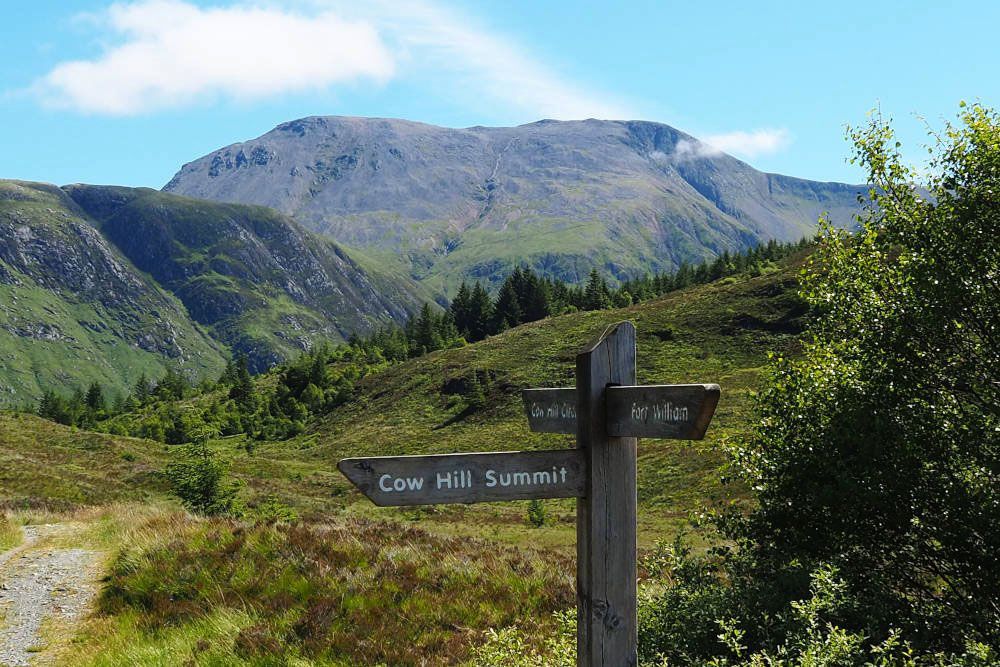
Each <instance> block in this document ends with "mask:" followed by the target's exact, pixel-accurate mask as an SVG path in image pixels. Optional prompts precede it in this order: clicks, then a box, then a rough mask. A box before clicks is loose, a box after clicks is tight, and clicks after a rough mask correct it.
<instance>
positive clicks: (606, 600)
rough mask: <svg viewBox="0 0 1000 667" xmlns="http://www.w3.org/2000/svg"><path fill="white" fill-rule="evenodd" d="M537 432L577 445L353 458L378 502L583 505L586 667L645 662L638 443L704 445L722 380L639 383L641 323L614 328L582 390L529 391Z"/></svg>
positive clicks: (580, 605) (352, 475)
mask: <svg viewBox="0 0 1000 667" xmlns="http://www.w3.org/2000/svg"><path fill="white" fill-rule="evenodd" d="M523 400H524V410H525V414H526V415H527V417H528V424H529V426H530V428H531V430H532V431H535V432H541V433H566V434H575V435H576V444H577V448H576V449H569V450H554V451H549V450H546V451H531V452H491V453H485V454H443V455H436V456H379V457H371V458H352V459H344V460H343V461H341V462H340V463H339V464H338V468H340V471H341V472H342V473H344V475H345V476H346V477H347V478H348V479H349V480H350V481H351V483H352V484H354V485H355V486H356V487H357V488H358V489H359V490H360V491H361V492H362V493H364V494H365V495H366V496H367V497H368V498H370V499H371V500H372V501H373V502H374V503H375V504H377V505H397V506H398V505H432V504H438V503H479V502H491V501H500V500H521V499H528V498H573V497H575V498H577V512H576V516H577V519H576V536H577V575H576V584H577V589H576V595H577V612H578V613H577V664H578V665H580V666H581V667H596V666H598V665H600V666H602V667H623V666H633V665H635V664H636V662H637V655H636V651H637V641H638V637H637V621H636V576H637V573H636V439H637V438H670V439H679V440H698V439H701V438H703V437H704V436H705V430H706V429H707V428H708V424H709V422H710V421H711V419H712V415H713V414H714V413H715V408H716V406H717V405H718V403H719V386H718V385H715V384H679V385H645V386H636V385H635V327H633V326H632V323H631V322H622V323H620V324H617V325H614V326H612V327H609V328H608V330H607V331H605V332H604V333H603V334H602V335H601V336H600V337H599V338H598V339H597V341H596V342H595V343H594V344H592V345H590V346H588V347H587V348H586V349H585V350H583V351H582V352H581V353H580V354H578V355H577V357H576V387H574V388H560V389H526V390H525V391H524V392H523Z"/></svg>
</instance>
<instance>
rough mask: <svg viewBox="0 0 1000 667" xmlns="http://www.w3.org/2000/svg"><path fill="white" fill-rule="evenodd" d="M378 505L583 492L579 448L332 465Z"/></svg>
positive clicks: (346, 461)
mask: <svg viewBox="0 0 1000 667" xmlns="http://www.w3.org/2000/svg"><path fill="white" fill-rule="evenodd" d="M337 467H338V468H339V469H340V472H342V473H343V474H344V475H345V476H346V477H347V479H349V480H350V481H351V483H352V484H354V486H356V487H358V489H359V490H360V491H361V492H362V493H363V494H365V495H366V496H368V498H369V499H371V501H372V502H374V503H375V504H376V505H381V506H401V505H437V504H441V503H485V502H493V501H500V500H523V499H527V498H573V497H579V496H581V495H583V493H584V486H585V485H584V478H585V476H586V475H585V463H584V456H583V453H582V452H581V451H580V450H577V449H569V450H546V451H535V452H489V453H483V454H439V455H432V456H376V457H371V458H354V459H344V460H342V461H341V462H340V463H338V464H337Z"/></svg>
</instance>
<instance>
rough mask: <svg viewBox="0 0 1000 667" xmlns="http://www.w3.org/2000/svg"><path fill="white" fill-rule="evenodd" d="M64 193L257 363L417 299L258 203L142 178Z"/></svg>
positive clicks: (383, 318) (394, 315) (401, 314)
mask: <svg viewBox="0 0 1000 667" xmlns="http://www.w3.org/2000/svg"><path fill="white" fill-rule="evenodd" d="M66 191H67V192H68V193H69V195H70V196H71V197H72V198H73V199H74V200H75V201H76V203H78V204H79V205H80V206H81V207H83V208H84V209H85V210H86V211H87V213H88V214H89V215H91V216H92V217H93V218H94V219H96V220H98V221H99V226H100V229H101V231H102V232H103V233H104V234H105V235H106V236H107V237H108V238H109V239H110V240H111V241H112V242H113V243H114V244H115V245H116V246H117V247H118V248H119V249H120V250H121V251H122V252H123V253H124V254H125V255H126V256H128V257H129V259H130V260H131V261H133V262H134V263H135V264H136V266H138V267H139V268H141V269H142V270H143V271H146V272H148V273H149V274H150V275H151V276H152V277H153V278H154V279H155V280H156V281H157V282H158V283H159V284H160V285H161V286H163V287H164V288H165V289H167V290H169V291H170V292H171V293H173V294H174V295H176V296H177V298H179V299H180V300H181V301H182V302H183V303H184V305H185V306H186V307H187V309H188V311H189V312H190V313H191V317H192V318H193V319H194V320H195V321H197V322H198V323H200V324H202V325H204V326H205V327H207V328H208V329H209V331H210V332H211V333H212V335H213V336H214V337H215V338H216V339H217V340H219V341H222V342H224V343H225V344H227V345H228V346H230V347H231V348H232V349H233V350H234V351H236V352H238V353H242V354H246V355H247V356H248V357H249V359H250V364H251V368H252V369H254V370H255V371H263V370H266V369H267V368H269V367H270V366H272V365H274V364H275V363H277V362H279V361H282V360H284V359H288V358H290V357H294V356H296V355H297V354H299V353H300V352H301V351H302V350H305V349H308V348H309V347H311V346H312V345H313V344H315V343H316V342H317V341H319V340H333V341H341V340H345V339H346V338H347V337H349V336H350V335H351V334H354V333H366V332H368V331H370V330H371V329H372V328H373V327H374V326H377V325H384V324H387V323H390V322H394V321H395V322H401V321H403V320H405V319H406V318H407V317H408V316H409V315H410V313H411V312H413V311H415V310H416V308H417V306H418V304H419V303H420V302H421V301H422V300H423V299H422V292H421V291H420V290H419V289H418V288H417V287H416V286H414V285H413V283H412V282H411V281H409V280H407V279H405V278H401V279H395V280H393V279H389V278H388V277H387V276H385V275H384V274H382V273H379V272H377V271H370V270H368V269H367V268H363V267H362V266H361V265H360V264H358V263H357V262H356V261H355V260H354V259H353V258H352V257H351V256H349V255H348V254H347V252H346V251H345V250H344V249H343V248H341V247H340V246H338V245H336V244H335V243H333V242H332V241H330V240H329V239H323V238H319V237H317V236H315V235H313V234H310V233H309V232H307V231H306V230H305V229H303V228H301V227H300V226H299V225H297V224H296V223H295V222H293V221H292V220H290V219H289V218H287V217H285V216H283V215H281V214H280V213H278V212H276V211H273V210H271V209H267V208H264V207H261V206H240V205H236V204H218V203H214V202H206V201H200V200H197V199H190V198H187V197H180V196H177V195H171V194H164V193H160V192H157V191H156V190H150V189H143V188H122V187H102V186H87V185H74V186H69V187H67V188H66Z"/></svg>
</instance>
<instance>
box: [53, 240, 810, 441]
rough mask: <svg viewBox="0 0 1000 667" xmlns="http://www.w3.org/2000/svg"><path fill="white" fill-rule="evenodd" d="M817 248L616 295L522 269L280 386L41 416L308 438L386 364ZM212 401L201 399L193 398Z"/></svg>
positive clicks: (86, 397)
mask: <svg viewBox="0 0 1000 667" xmlns="http://www.w3.org/2000/svg"><path fill="white" fill-rule="evenodd" d="M807 243H808V242H807V241H806V240H805V239H803V240H802V241H799V242H796V243H779V242H776V241H770V242H768V243H766V244H762V245H760V246H757V247H754V248H751V249H748V250H745V251H743V252H739V253H734V254H730V253H729V252H723V253H722V254H721V255H720V256H719V257H717V258H716V259H714V260H712V261H709V262H703V263H701V264H698V265H697V266H693V265H689V264H687V263H682V264H681V265H680V267H679V268H678V270H677V271H675V272H672V273H657V274H654V275H647V276H644V277H642V278H637V279H634V280H629V281H625V282H624V283H622V284H621V285H619V286H618V287H611V286H609V284H608V282H607V281H606V280H605V279H604V278H603V277H602V276H601V275H600V274H599V273H598V272H597V270H596V269H594V270H592V271H591V272H590V275H589V277H588V280H587V282H586V283H585V284H584V285H581V286H576V285H570V284H568V283H565V282H563V281H559V280H554V279H551V278H546V277H541V276H539V275H538V274H536V273H535V272H534V271H532V270H531V269H530V268H528V267H518V268H516V269H515V270H514V271H513V272H512V273H511V274H510V275H509V276H508V277H507V279H506V280H504V281H503V283H502V284H501V285H500V288H499V289H498V290H497V293H496V296H494V297H491V296H490V294H489V293H488V292H487V290H486V288H485V287H484V286H483V285H482V284H481V283H478V282H477V283H473V284H472V285H470V284H469V283H466V282H463V283H462V284H461V286H460V287H459V289H458V291H457V293H456V295H455V298H454V299H453V300H452V302H451V304H450V305H449V306H448V308H446V309H443V310H441V309H437V308H434V307H432V306H431V305H430V304H429V303H425V304H424V305H423V307H422V308H421V309H420V311H419V312H418V313H417V314H416V315H415V316H413V317H411V318H410V319H409V320H408V321H407V322H406V324H404V325H402V326H398V325H393V326H387V327H383V328H380V329H378V330H376V331H375V332H373V333H372V334H371V335H369V336H365V337H362V336H354V337H352V338H351V339H350V340H349V341H348V342H347V343H346V344H341V345H330V344H326V343H324V344H321V345H318V346H317V347H316V348H315V349H313V350H310V351H307V352H304V353H303V354H302V355H301V356H300V357H298V358H297V359H294V360H291V361H288V362H285V363H283V364H280V365H279V366H277V367H275V368H274V369H272V371H271V372H272V373H273V374H274V375H276V376H277V382H276V383H275V384H273V385H271V384H268V385H265V384H262V383H255V382H254V381H253V378H252V377H251V374H250V372H249V370H248V368H247V361H246V358H245V357H237V358H235V359H233V360H231V361H229V362H228V364H227V366H226V368H225V370H224V371H223V372H222V373H221V375H220V376H219V377H218V378H217V379H215V380H210V379H206V380H203V381H202V382H200V383H199V384H197V385H195V384H192V383H191V382H189V381H188V380H187V378H186V377H185V376H184V375H183V374H182V373H179V372H177V371H175V370H172V369H170V370H167V372H166V373H165V374H164V375H163V376H162V377H161V378H159V379H158V380H155V381H153V380H151V379H149V378H148V377H147V376H146V375H142V376H140V378H139V379H138V380H137V381H136V382H135V384H134V385H133V386H132V388H131V390H130V391H129V392H128V393H127V394H126V395H124V396H117V397H115V398H114V399H113V400H109V399H108V397H107V395H106V392H105V390H104V388H102V386H101V385H100V384H99V383H97V382H93V383H91V384H90V385H89V387H88V388H87V390H86V391H84V390H81V389H77V390H75V391H74V392H73V393H71V394H70V395H68V396H64V395H60V394H58V393H57V392H55V391H53V390H51V389H47V390H46V391H45V392H44V393H43V395H42V397H41V399H40V401H39V403H38V406H37V410H36V412H37V414H38V415H39V416H41V417H45V418H47V419H51V420H53V421H56V422H59V423H61V424H66V425H71V426H78V427H80V428H86V429H92V430H98V431H105V432H110V433H114V434H118V435H129V436H133V437H141V438H148V439H151V440H157V441H160V442H165V443H167V444H173V445H176V444H185V443H189V442H192V441H195V440H197V439H198V438H199V437H205V436H206V434H207V437H227V436H233V435H240V434H244V435H246V436H247V440H246V442H247V444H246V446H247V447H250V448H252V446H253V444H252V443H253V442H254V441H263V440H282V439H286V438H289V437H292V436H294V435H297V434H298V433H301V432H302V431H303V430H304V428H305V425H306V423H307V422H308V421H309V419H310V418H311V417H312V416H314V415H319V414H324V413H326V412H328V411H330V410H332V409H333V408H335V407H336V406H338V405H340V404H341V403H343V402H345V401H347V400H349V399H350V398H351V396H353V393H354V387H355V384H356V383H357V382H358V381H359V380H360V379H361V378H363V377H364V376H366V375H368V374H369V373H371V372H373V371H376V370H379V369H381V368H383V367H384V366H385V365H386V364H391V363H398V362H400V361H403V360H406V359H409V358H412V357H417V356H420V355H423V354H427V353H429V352H433V351H436V350H441V349H446V348H450V347H460V346H462V345H465V344H467V343H469V342H475V341H479V340H482V339H484V338H486V337H487V336H492V335H496V334H498V333H500V332H502V331H505V330H506V329H509V328H511V327H516V326H518V325H521V324H524V323H527V322H534V321H537V320H541V319H544V318H546V317H550V316H553V315H558V314H564V313H571V312H576V311H589V310H602V309H608V308H616V307H625V306H629V305H631V304H633V303H638V302H641V301H645V300H648V299H652V298H656V297H658V296H661V295H663V294H666V293H668V292H671V291H674V290H678V289H683V288H685V287H689V286H691V285H698V284H704V283H708V282H711V281H714V280H718V279H720V278H725V277H726V276H730V275H734V274H737V273H759V272H761V271H763V270H765V269H766V267H767V266H768V264H769V263H771V262H774V261H776V260H779V259H781V258H783V257H785V256H787V255H789V254H791V253H793V252H795V251H797V250H799V249H801V248H803V247H804V246H805V245H806V244H807ZM468 384H469V386H470V387H471V389H470V391H469V396H467V397H465V398H466V399H467V401H468V402H469V403H470V405H473V404H478V403H482V401H483V400H484V397H483V388H482V387H481V386H480V381H479V379H478V378H470V380H469V382H468ZM195 397H204V398H202V400H198V401H193V400H187V401H185V399H194V398H195Z"/></svg>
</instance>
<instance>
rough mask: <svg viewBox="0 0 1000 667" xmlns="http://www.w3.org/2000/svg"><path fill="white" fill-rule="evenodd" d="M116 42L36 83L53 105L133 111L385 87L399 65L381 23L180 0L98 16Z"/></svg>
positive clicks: (150, 1)
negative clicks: (352, 86)
mask: <svg viewBox="0 0 1000 667" xmlns="http://www.w3.org/2000/svg"><path fill="white" fill-rule="evenodd" d="M93 18H94V19H95V20H96V21H97V22H98V23H99V25H101V26H103V27H104V28H105V29H106V30H107V31H108V32H109V34H108V35H105V37H107V38H109V39H110V40H111V41H112V42H113V45H112V46H110V47H109V48H107V49H105V51H104V52H103V53H102V54H101V55H100V56H99V57H97V58H95V59H93V60H78V61H72V62H65V63H62V64H60V65H58V66H56V67H55V68H54V69H53V70H52V71H51V72H49V73H48V74H47V75H45V76H44V77H42V78H41V79H40V80H38V81H36V82H35V85H34V86H33V91H34V92H35V93H36V94H37V95H38V96H40V97H41V99H43V100H44V101H45V102H47V103H49V104H51V105H54V106H58V107H67V108H71V109H75V110H78V111H84V112H93V113H101V114H110V115H130V114H137V113H143V112H147V111H152V110H156V109H163V108H169V107H177V106H184V105H188V104H191V103H193V102H197V101H199V100H202V99H204V98H206V97H207V98H214V97H220V96H221V97H226V98H234V99H246V98H262V97H267V96H271V95H276V94H282V93H289V92H298V91H304V90H311V89H322V88H326V87H328V86H330V85H332V84H336V83H345V82H352V81H355V80H358V79H363V78H367V79H372V80H375V81H384V80H386V79H388V78H390V77H391V76H392V75H393V72H394V69H395V62H394V59H393V56H392V54H391V53H390V52H389V50H388V48H387V47H386V45H385V44H384V43H383V42H382V40H381V39H380V37H379V35H378V33H377V32H376V30H375V28H374V26H372V25H371V24H370V23H368V22H365V21H346V20H343V19H342V18H340V17H338V16H337V15H336V14H334V13H332V12H329V11H327V12H319V13H314V14H303V13H297V12H293V11H288V10H282V9H278V8H274V7H271V8H267V7H252V6H229V7H216V8H207V9H203V8H200V7H197V6H195V5H193V4H190V3H188V2H183V1H181V0H142V1H140V2H134V3H129V4H114V5H112V6H111V7H109V8H108V9H107V10H106V11H104V12H102V13H100V14H98V15H96V16H95V17H93Z"/></svg>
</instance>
